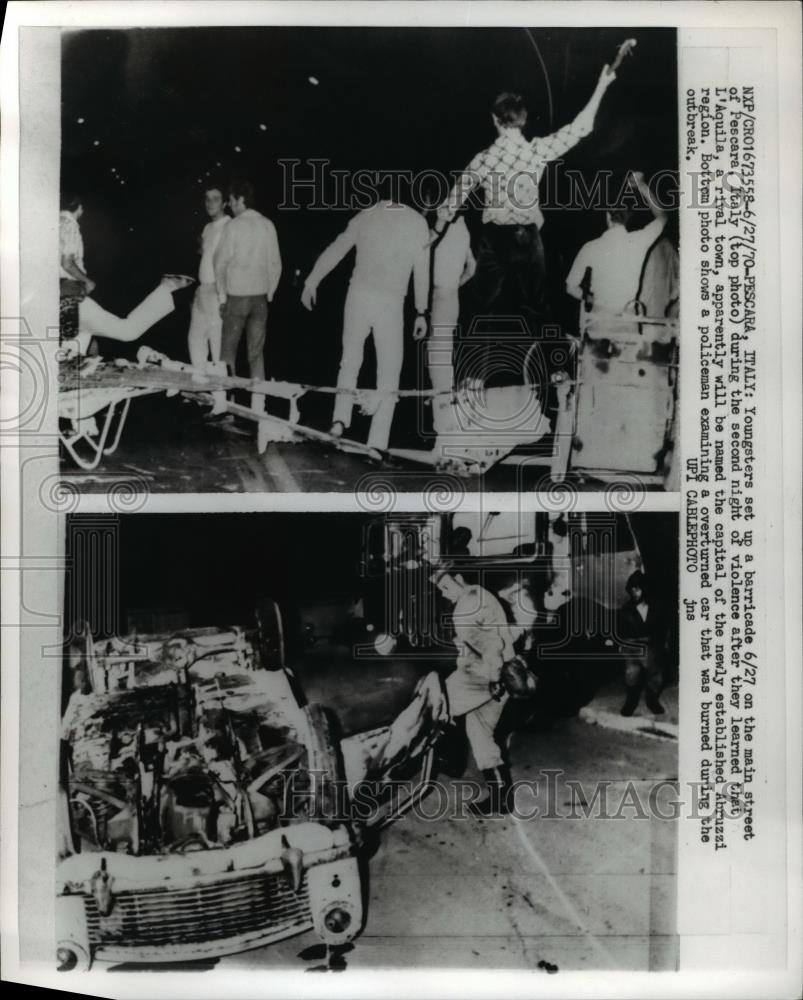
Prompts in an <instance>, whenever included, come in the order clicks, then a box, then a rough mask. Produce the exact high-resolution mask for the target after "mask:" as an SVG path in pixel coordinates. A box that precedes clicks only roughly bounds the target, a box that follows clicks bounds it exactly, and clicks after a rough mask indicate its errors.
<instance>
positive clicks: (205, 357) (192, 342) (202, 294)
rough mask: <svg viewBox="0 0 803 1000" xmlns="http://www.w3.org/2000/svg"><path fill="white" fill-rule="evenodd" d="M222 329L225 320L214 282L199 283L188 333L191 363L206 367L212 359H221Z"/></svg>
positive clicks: (194, 365)
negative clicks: (222, 316)
mask: <svg viewBox="0 0 803 1000" xmlns="http://www.w3.org/2000/svg"><path fill="white" fill-rule="evenodd" d="M222 330H223V320H222V319H221V316H220V304H219V302H218V297H217V289H216V288H215V284H214V282H210V283H209V284H203V285H198V287H197V289H196V290H195V298H194V299H193V300H192V313H191V314H190V329H189V333H188V334H187V347H188V348H189V352H190V364H191V365H193V367H197V368H204V367H205V366H206V362H207V361H209V360H210V359H211V360H212V361H220V339H221V334H222Z"/></svg>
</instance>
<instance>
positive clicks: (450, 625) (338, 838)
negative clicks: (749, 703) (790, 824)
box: [55, 510, 685, 975]
mask: <svg viewBox="0 0 803 1000" xmlns="http://www.w3.org/2000/svg"><path fill="white" fill-rule="evenodd" d="M66 556H67V558H66V562H65V565H66V567H67V570H66V572H65V579H64V591H63V593H64V612H65V613H64V623H65V624H64V632H65V634H64V655H63V658H62V661H61V689H62V696H61V707H62V722H61V732H60V752H59V783H58V787H59V807H58V816H59V823H58V843H57V845H56V847H55V849H56V858H57V860H56V885H55V897H56V903H55V905H56V928H57V938H58V940H57V942H56V965H57V967H58V968H60V969H62V970H64V971H65V972H68V971H73V970H75V971H77V970H80V969H86V968H90V967H91V968H94V969H96V970H97V969H103V968H105V969H109V970H121V971H123V970H135V969H136V970H138V969H143V970H147V969H153V970H154V971H161V970H165V969H168V968H178V969H184V968H186V969H193V970H195V969H198V970H203V969H206V968H208V969H211V968H214V967H217V968H218V969H225V968H226V967H229V968H231V969H232V970H234V969H235V968H245V969H253V970H258V969H259V968H266V969H268V968H271V969H277V968H286V969H292V970H306V971H311V972H316V971H342V970H344V969H346V968H349V969H360V968H363V969H365V968H411V967H412V968H432V969H435V968H458V967H460V968H478V969H479V968H484V969H500V970H501V969H509V970H515V969H527V970H533V971H540V972H543V973H544V974H545V975H549V974H551V973H555V972H557V971H559V970H565V971H578V970H589V969H600V970H606V969H607V970H611V969H615V970H638V971H653V970H657V971H662V970H663V971H668V970H675V969H677V968H678V937H677V928H676V886H677V840H678V834H677V828H678V823H677V820H678V818H679V816H680V814H681V808H682V800H683V798H684V796H682V795H681V794H680V793H681V789H680V786H679V782H678V681H679V677H678V517H677V514H676V513H665V512H641V511H637V512H631V513H603V512H580V511H574V510H571V511H563V512H560V511H557V512H548V511H537V512H536V511H530V512H526V511H512V512H466V511H463V510H461V511H459V512H448V513H442V512H437V511H425V512H419V513H409V514H408V513H396V512H391V513H382V514H377V513H368V512H363V513H348V514H333V513H326V514H323V513H322V514H315V513H305V514H285V513H250V514H182V515H173V514H169V515H168V514H147V515H146V514H120V515H89V514H75V515H70V516H69V517H68V518H67V520H66ZM683 808H685V806H683Z"/></svg>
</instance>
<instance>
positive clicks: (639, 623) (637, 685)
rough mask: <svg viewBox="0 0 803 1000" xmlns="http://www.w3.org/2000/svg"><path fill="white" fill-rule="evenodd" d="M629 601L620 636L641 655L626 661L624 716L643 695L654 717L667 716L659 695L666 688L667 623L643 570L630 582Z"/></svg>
mask: <svg viewBox="0 0 803 1000" xmlns="http://www.w3.org/2000/svg"><path fill="white" fill-rule="evenodd" d="M626 589H627V593H628V600H627V601H626V602H625V604H624V605H623V606H622V608H621V609H620V612H619V635H620V636H621V638H622V639H624V640H625V641H626V642H627V643H628V645H629V646H630V647H631V648H635V649H638V650H639V651H638V652H635V651H634V652H632V653H628V654H627V656H626V658H625V690H626V696H625V703H624V705H623V706H622V715H624V716H631V715H632V714H633V713H634V712H635V710H636V708H637V707H638V704H639V702H640V701H641V694H642V691H643V692H644V700H645V702H646V704H647V708H648V709H649V711H650V712H652V713H653V714H654V715H663V714H664V707H663V705H662V704H661V701H660V698H659V695H660V693H661V689H662V688H663V673H662V668H661V661H662V657H663V650H664V645H665V643H666V633H667V627H666V620H665V616H664V613H663V608H662V606H661V604H660V602H658V601H656V600H655V599H654V597H653V595H651V594H650V593H649V588H648V583H647V578H646V577H645V576H644V574H643V573H642V572H641V571H640V570H636V572H635V573H632V574H631V575H630V577H629V579H628V581H627V584H626Z"/></svg>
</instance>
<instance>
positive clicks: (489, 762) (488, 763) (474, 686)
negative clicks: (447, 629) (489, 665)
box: [446, 666, 507, 771]
mask: <svg viewBox="0 0 803 1000" xmlns="http://www.w3.org/2000/svg"><path fill="white" fill-rule="evenodd" d="M446 694H447V696H448V698H449V712H450V714H451V716H452V718H455V717H456V716H459V715H465V717H466V736H467V737H468V742H469V746H470V747H471V752H472V754H473V755H474V760H475V761H476V762H477V767H478V768H479V769H480V770H481V771H489V770H490V769H491V768H494V767H501V766H502V763H503V762H502V752H501V750H500V749H499V744H498V743H497V742H496V740H495V739H494V732H495V730H496V727H497V725H498V724H499V717H500V716H501V715H502V709H503V708H504V707H505V702H506V701H507V695H505V696H504V697H503V698H502V699H501V700H500V701H494V699H493V698H491V695H490V693H489V692H488V682H487V681H486V680H484V679H482V678H479V677H475V675H474V674H473V672H472V671H470V670H467V669H466V668H465V667H462V666H458V668H457V670H455V671H454V672H453V673H451V674H449V676H448V677H447V678H446Z"/></svg>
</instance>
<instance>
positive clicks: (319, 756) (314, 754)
mask: <svg viewBox="0 0 803 1000" xmlns="http://www.w3.org/2000/svg"><path fill="white" fill-rule="evenodd" d="M303 712H304V715H305V716H306V719H307V725H308V728H309V745H308V768H309V771H310V772H311V773H312V774H313V779H312V786H311V794H312V802H311V805H310V817H309V818H310V819H311V820H313V821H318V822H325V823H336V822H343V821H344V819H345V816H344V815H343V813H344V808H345V804H346V780H345V770H344V768H343V760H342V756H341V753H340V741H339V738H338V727H337V720H336V719H335V717H334V715H333V714H332V712H330V711H329V709H326V708H324V707H323V705H318V704H316V703H313V704H311V705H305V706H304V708H303Z"/></svg>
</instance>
